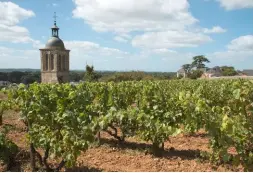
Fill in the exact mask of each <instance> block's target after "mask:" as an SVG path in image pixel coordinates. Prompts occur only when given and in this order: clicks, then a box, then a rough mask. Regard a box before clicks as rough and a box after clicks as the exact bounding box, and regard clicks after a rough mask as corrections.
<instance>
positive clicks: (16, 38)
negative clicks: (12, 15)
mask: <svg viewBox="0 0 253 173" xmlns="http://www.w3.org/2000/svg"><path fill="white" fill-rule="evenodd" d="M0 33H1V34H0V41H5V42H13V43H19V42H22V43H28V42H30V41H31V40H32V39H31V38H30V36H29V31H28V30H27V29H26V28H24V27H20V26H7V25H2V24H0Z"/></svg>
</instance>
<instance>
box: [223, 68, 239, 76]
mask: <svg viewBox="0 0 253 173" xmlns="http://www.w3.org/2000/svg"><path fill="white" fill-rule="evenodd" d="M221 71H222V76H235V75H237V74H238V73H237V71H236V70H235V68H234V67H229V66H222V67H221Z"/></svg>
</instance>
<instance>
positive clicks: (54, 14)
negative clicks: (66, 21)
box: [54, 12, 58, 25]
mask: <svg viewBox="0 0 253 173" xmlns="http://www.w3.org/2000/svg"><path fill="white" fill-rule="evenodd" d="M57 17H58V16H56V12H54V24H55V25H56V18H57Z"/></svg>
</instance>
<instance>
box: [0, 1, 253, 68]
mask: <svg viewBox="0 0 253 173" xmlns="http://www.w3.org/2000/svg"><path fill="white" fill-rule="evenodd" d="M54 12H57V16H58V18H57V25H58V27H60V38H61V39H63V41H64V43H65V47H66V48H67V49H70V50H71V54H70V62H71V63H70V68H71V69H84V67H85V64H86V62H87V63H88V64H93V65H94V66H95V69H96V70H145V71H176V70H178V69H179V68H180V66H181V65H182V64H185V63H190V62H191V59H192V57H193V56H195V55H205V56H206V57H207V58H208V59H209V60H210V61H211V63H210V64H208V66H209V67H212V66H215V65H231V66H235V67H236V68H237V69H253V0H188V1H187V0H22V1H21V0H11V1H7V0H6V1H4V0H1V1H0V68H34V69H38V68H40V61H39V59H40V57H39V50H38V49H39V48H43V47H44V45H45V44H46V42H47V40H48V39H49V38H50V36H51V35H50V34H51V31H50V27H51V26H52V25H53V14H54Z"/></svg>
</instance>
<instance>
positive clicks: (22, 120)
mask: <svg viewBox="0 0 253 173" xmlns="http://www.w3.org/2000/svg"><path fill="white" fill-rule="evenodd" d="M7 95H8V98H7ZM0 96H1V102H0V106H1V107H0V113H1V117H2V118H3V123H2V126H1V129H6V127H8V129H9V130H8V132H5V133H4V132H1V133H3V134H5V135H6V137H5V135H3V137H2V139H1V140H2V141H3V142H2V144H1V143H0V144H1V145H2V147H4V148H6V152H7V151H9V150H11V147H12V146H13V144H12V142H14V144H17V145H18V148H19V149H20V148H23V150H21V151H26V155H27V156H28V157H25V158H26V159H27V163H29V169H31V170H32V171H35V170H41V169H43V170H46V171H60V170H63V169H67V170H69V169H73V168H77V167H79V168H80V167H85V168H87V169H90V170H92V169H96V170H97V171H99V170H101V171H105V170H106V171H149V169H150V170H152V171H210V170H212V171H216V170H218V171H229V170H230V171H231V170H234V171H240V170H244V171H249V170H252V162H253V143H252V141H253V133H252V132H253V131H252V128H253V83H252V81H249V80H243V79H233V80H171V81H140V82H120V83H113V82H109V83H81V84H78V85H71V84H55V85H49V84H48V85H47V84H36V83H35V84H32V85H30V86H29V87H28V86H25V85H20V86H18V87H16V88H7V89H3V90H2V94H1V95H0ZM10 112H12V113H10ZM12 114H14V115H15V116H14V117H12V116H11V115H12ZM12 118H13V120H11V119H12ZM15 122H16V125H15ZM13 123H14V124H13ZM8 124H9V125H8ZM19 126H20V128H17V127H19ZM10 127H15V128H14V129H13V128H10ZM18 131H19V132H20V135H17V132H18ZM5 141H7V142H5ZM7 144H8V145H7ZM0 147H1V146H0ZM18 153H20V151H19V152H18ZM98 153H99V154H98ZM19 156H20V154H19ZM15 157H16V156H15ZM126 165H129V166H126ZM147 165H152V167H151V166H147ZM113 166H114V168H115V169H113ZM193 169H196V170H193Z"/></svg>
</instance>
